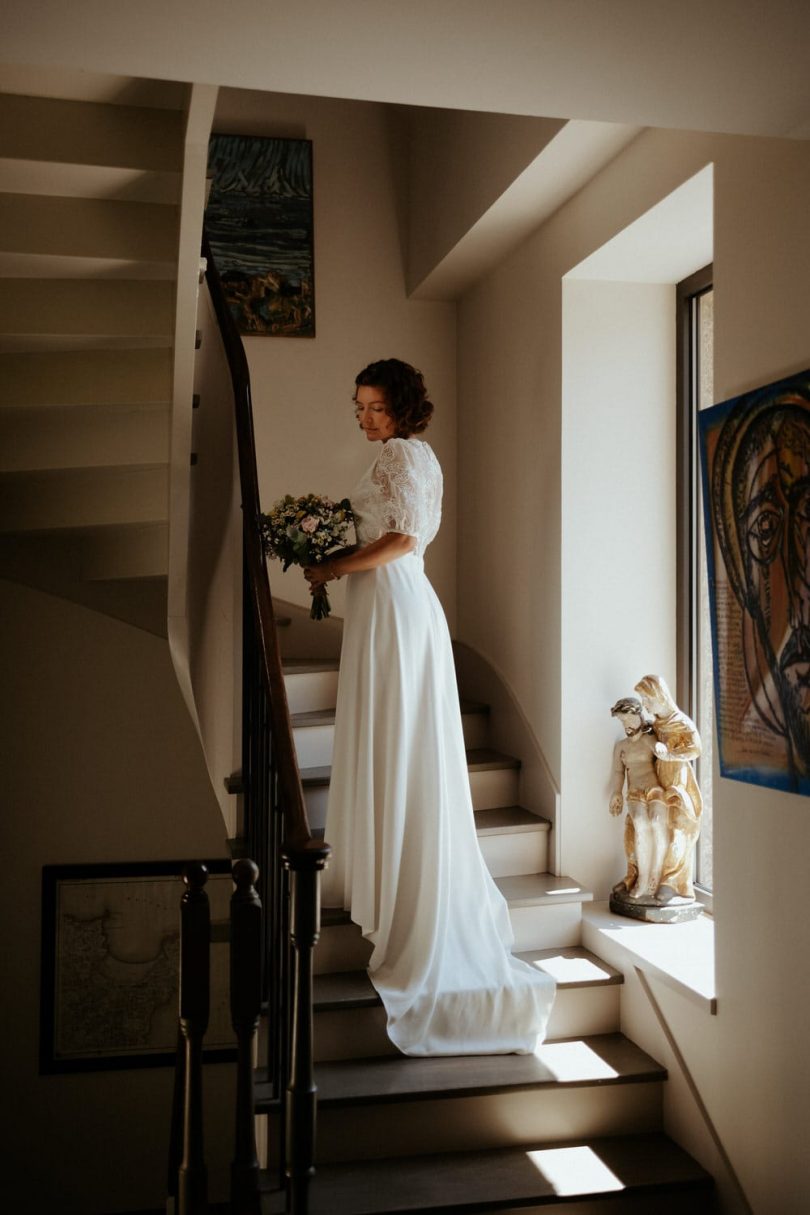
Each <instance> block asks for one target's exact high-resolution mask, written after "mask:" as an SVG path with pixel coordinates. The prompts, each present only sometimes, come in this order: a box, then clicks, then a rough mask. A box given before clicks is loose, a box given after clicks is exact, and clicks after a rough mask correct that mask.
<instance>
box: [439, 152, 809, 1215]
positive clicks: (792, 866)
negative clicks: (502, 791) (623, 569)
mask: <svg viewBox="0 0 810 1215" xmlns="http://www.w3.org/2000/svg"><path fill="white" fill-rule="evenodd" d="M709 163H714V166H715V168H714V198H715V260H714V265H715V316H716V331H715V395H716V397H717V399H723V398H725V397H728V396H731V395H733V394H735V393H739V392H741V391H744V390H745V389H747V388H750V387H752V386H754V385H756V384H759V383H767V382H768V381H770V380H772V379H776V378H777V377H779V376H784V375H787V374H788V373H790V372H792V371H797V370H799V369H801V368H802V367H805V366H807V361H808V347H807V319H806V318H807V315H808V308H809V307H810V278H808V275H807V273H806V271H807V268H808V267H809V266H810V225H808V223H807V213H806V199H807V197H808V194H810V152H809V151H808V147H807V145H806V144H798V143H789V142H781V141H767V140H757V139H731V138H730V139H725V138H721V137H716V138H715V137H709V136H700V135H692V134H689V133H664V132H655V131H650V132H647V133H645V134H644V135H642V136H641V137H640V138H639V139H638V140H636V142H635V143H634V144H632V145H631V146H630V147H629V148H628V149H627V150H626V151H625V152H624V153H622V154H621V155H620V156H619V157H618V158H617V159H616V160H615V161H614V162H613V163H612V164H611V165H609V166H608V167H607V168H606V169H605V170H604V171H603V172H602V173H601V174H600V175H599V176H598V177H597V178H596V179H594V181H593V182H592V183H591V184H590V185H589V186H587V187H585V189H583V190H582V191H580V193H579V194H578V195H577V196H575V197H574V198H573V199H572V200H571V201H570V202H569V203H568V204H567V205H566V206H565V207H563V208H562V209H561V210H560V211H559V212H558V213H557V214H556V215H555V216H554V217H553V218H552V219H551V220H550V221H549V222H548V223H547V224H545V225H544V226H543V227H542V228H541V229H540V230H539V231H538V232H537V233H536V234H535V236H533V237H532V238H531V239H530V240H529V241H527V242H526V243H525V245H524V246H523V247H522V248H521V249H519V250H518V251H517V252H516V253H515V254H514V255H513V256H512V257H511V258H510V259H509V260H508V261H507V262H505V263H504V264H503V265H502V266H500V267H499V269H498V270H497V271H496V272H495V273H493V274H492V275H490V276H488V277H487V278H486V279H485V280H484V281H482V282H481V283H479V284H478V286H477V287H476V288H475V290H473V291H471V292H470V293H469V294H468V295H467V296H466V297H465V298H464V300H463V301H462V303H461V307H460V315H459V402H460V406H459V454H460V477H459V501H460V502H461V503H463V504H464V510H463V512H461V515H460V519H461V526H460V532H459V576H460V586H462V587H463V588H464V594H463V596H461V597H460V601H459V628H458V634H459V637H460V639H461V640H462V641H465V642H467V643H468V644H470V645H473V646H474V647H476V648H478V649H479V650H481V651H482V652H483V653H484V654H485V655H486V656H487V657H488V658H490V660H491V661H493V662H494V663H495V665H496V666H497V667H499V668H500V669H501V670H502V671H503V672H504V673H505V675H506V677H507V679H508V680H509V682H510V684H511V685H512V687H513V689H514V690H515V691H516V694H517V696H518V699H519V701H520V703H521V704H522V705H523V706H524V708H525V710H526V713H527V716H528V718H529V720H530V722H531V724H532V725H533V727H534V728H535V730H536V732H537V735H538V737H539V739H540V741H541V743H542V746H543V749H544V750H545V753H546V755H547V757H548V759H549V762H550V764H551V767H552V769H553V770H554V771H555V773H556V774H558V775H559V777H560V779H561V793H562V800H563V805H564V806H565V803H566V784H568V785H569V786H570V780H569V777H568V775H567V774H568V773H569V772H570V769H568V768H567V767H566V765H565V763H564V755H565V753H566V747H567V745H568V740H570V739H571V738H572V737H575V736H576V733H577V731H578V730H579V728H580V726H581V722H580V720H579V716H578V713H577V693H578V687H577V682H576V680H575V679H574V678H573V677H574V675H576V676H577V678H578V679H579V680H582V679H585V680H587V681H588V687H587V688H586V689H584V695H585V696H586V698H588V699H590V698H592V697H593V695H594V689H596V690H598V694H599V696H600V697H601V698H602V700H603V702H604V708H605V715H604V719H603V721H602V724H601V725H600V726H596V724H595V722H594V727H593V729H592V730H589V731H587V732H586V731H584V730H583V731H582V738H583V746H584V747H585V748H586V750H587V756H588V761H587V770H588V775H587V776H586V777H582V779H581V780H580V782H579V784H578V786H577V796H578V798H579V799H581V803H580V806H579V809H578V811H577V813H578V814H579V816H580V823H579V830H580V832H585V831H588V830H590V827H589V823H593V824H596V823H598V822H600V821H601V819H602V817H603V816H604V815H606V813H607V810H606V799H605V792H606V783H607V774H606V766H607V765H608V763H609V757H610V751H611V747H612V743H613V739H614V737H615V730H614V729H613V726H612V723H611V722H610V719H609V717H608V715H607V709H608V707H609V704H610V703H611V700H612V698H613V697H614V696H616V695H620V694H623V693H624V692H625V691H626V685H627V684H628V683H630V682H634V681H635V680H636V679H637V678H638V677H639V675H640V674H641V672H640V671H637V669H636V665H637V661H638V654H637V652H636V650H635V649H633V650H632V651H631V652H630V653H629V654H628V656H627V657H628V661H627V663H626V669H624V667H623V665H622V654H623V651H622V649H621V646H620V645H616V646H611V645H610V644H609V639H608V638H603V636H602V634H601V631H598V632H597V636H599V637H600V638H601V639H602V642H603V643H602V645H601V646H590V642H589V635H588V633H587V631H586V629H585V621H584V620H583V619H582V616H580V617H579V620H580V625H581V627H580V629H579V631H577V630H574V635H573V636H569V633H568V631H567V628H568V626H567V625H564V624H563V612H564V611H565V610H566V606H567V605H566V604H565V602H564V600H563V598H562V594H563V589H562V588H564V587H565V585H566V582H565V570H566V563H567V562H568V561H569V558H573V559H574V560H576V559H578V554H579V553H581V550H582V537H581V535H580V536H579V537H578V538H577V537H576V536H575V537H574V540H573V545H574V547H573V548H572V547H571V542H570V541H569V539H568V538H567V533H566V523H567V520H566V518H565V517H564V516H563V509H564V504H565V496H564V493H563V482H562V478H561V471H560V470H561V460H563V459H564V460H565V468H566V476H568V471H569V460H570V459H571V458H574V453H570V454H569V451H568V448H567V446H564V423H563V417H562V404H561V403H562V401H563V385H562V355H561V349H562V295H563V292H562V283H561V280H562V277H563V276H564V275H565V274H566V273H567V272H568V271H569V270H571V269H572V268H573V267H574V266H576V265H577V264H578V263H579V262H580V261H582V260H583V258H585V257H587V256H588V255H589V254H590V253H592V252H593V251H594V250H596V249H598V248H599V247H600V246H601V245H602V244H604V243H605V242H606V241H607V240H608V239H610V238H611V237H612V236H613V235H614V234H615V233H617V232H618V231H620V230H621V229H623V228H625V227H626V226H627V225H628V224H630V223H632V222H633V221H634V220H635V219H636V218H637V217H638V216H639V215H640V214H642V213H643V212H645V211H646V210H648V209H649V208H650V207H651V206H653V205H654V204H655V203H657V202H658V201H659V200H660V199H662V198H664V197H665V196H666V195H668V194H669V193H670V192H671V191H672V190H674V189H675V188H676V187H677V186H679V185H680V184H681V183H682V182H684V181H686V180H687V179H688V178H690V177H691V176H692V175H693V174H695V173H696V172H698V171H699V170H700V169H701V168H703V167H704V166H705V165H706V164H709ZM596 353H597V351H593V352H592V357H593V356H594V355H596ZM585 357H587V352H586V355H585ZM673 375H674V367H673ZM608 437H610V436H608ZM657 520H658V514H657V512H656V511H655V509H653V511H652V513H650V514H646V513H645V514H642V517H641V519H640V522H639V528H640V537H641V541H642V544H643V546H644V547H645V551H646V550H648V549H649V547H650V545H651V543H652V536H651V535H650V534H649V532H648V531H645V528H649V527H650V526H653V525H654V524H655V522H656V521H657ZM504 535H508V536H509V538H510V541H509V543H504ZM564 536H565V537H566V542H565V545H563V543H562V542H561V537H564ZM623 552H624V549H623V546H622V543H621V537H620V536H619V535H617V536H616V538H615V547H614V549H613V558H614V560H615V561H616V562H620V561H621V559H622V555H623ZM600 561H601V563H602V567H603V568H604V565H605V563H606V562H608V561H609V554H607V555H606V554H604V553H603V554H602V556H601V557H600ZM662 567H663V569H664V570H665V572H666V577H667V578H669V577H670V576H671V575H670V570H671V566H670V564H669V562H668V561H667V560H666V557H665V555H664V554H662ZM605 591H606V587H605V585H604V582H601V581H600V584H599V585H597V586H596V587H595V588H594V590H593V597H594V599H593V611H594V612H596V613H597V617H596V619H597V620H598V614H599V613H601V612H602V611H603V610H607V611H610V610H611V609H610V608H609V607H605V604H606V598H607V597H606V594H605ZM646 627H647V626H646V625H645V628H646ZM671 627H672V623H671V616H670V615H667V616H666V617H665V618H662V620H661V630H660V635H659V638H658V643H659V644H660V646H661V654H662V655H664V656H665V657H663V658H662V661H664V662H665V661H668V660H669V653H670V647H671ZM645 644H646V645H647V646H648V647H649V646H651V645H654V644H655V638H654V637H651V636H647V639H646V642H645ZM582 646H585V648H586V650H588V652H589V653H590V656H591V662H590V664H589V665H585V666H584V667H583V664H582V661H581V654H580V653H578V649H579V647H582ZM589 647H590V648H589ZM648 652H649V651H648ZM618 683H621V686H620V687H619V686H617V685H618ZM561 709H562V711H561ZM591 759H592V762H591ZM589 816H590V818H589ZM567 821H568V820H567V818H566V817H565V811H564V812H563V830H564V831H565V825H566V823H567ZM598 835H599V832H597V840H598ZM563 844H564V850H563V865H565V863H566V857H565V836H564V839H563ZM808 846H810V817H808V814H807V804H806V802H805V801H803V800H801V799H799V798H796V797H791V796H788V795H784V794H778V793H773V792H770V791H768V790H764V789H757V788H754V787H752V786H746V785H742V784H738V783H734V782H729V781H722V782H720V785H719V789H718V792H717V795H716V800H715V849H714V854H715V882H716V893H717V898H716V916H715V920H716V933H717V947H718V951H717V992H718V1001H719V1010H718V1016H717V1017H716V1018H710V1017H708V1016H707V1015H704V1014H703V1013H702V1012H700V1011H698V1009H697V1008H695V1007H693V1006H692V1005H690V1004H688V1003H685V1004H683V1002H682V1003H681V1004H680V1005H679V1004H677V998H676V997H674V996H673V995H672V994H671V993H669V992H668V991H667V990H665V989H662V991H661V998H662V1003H663V1007H664V1011H665V1014H666V1015H667V1016H669V1017H670V1018H671V1023H672V1024H673V1026H674V1030H675V1033H676V1036H677V1040H678V1042H679V1045H680V1048H681V1050H682V1051H683V1053H684V1055H685V1057H686V1059H687V1062H688V1064H689V1065H690V1066H692V1067H693V1069H694V1074H695V1078H696V1080H697V1083H698V1087H699V1089H700V1091H701V1093H702V1095H703V1097H704V1099H705V1101H706V1104H707V1107H708V1110H709V1113H710V1115H711V1117H712V1118H713V1119H714V1121H715V1124H716V1126H717V1128H718V1131H719V1133H720V1135H721V1138H722V1140H723V1142H724V1144H725V1147H726V1149H727V1151H728V1152H729V1155H730V1157H731V1159H732V1162H733V1164H734V1166H735V1168H736V1169H737V1171H738V1173H739V1175H740V1178H741V1180H742V1182H743V1185H744V1186H745V1188H746V1190H747V1192H748V1196H749V1199H750V1201H751V1204H752V1206H753V1209H754V1210H755V1211H756V1212H758V1213H759V1212H762V1213H763V1215H764V1213H765V1212H770V1211H775V1210H779V1211H780V1212H786V1213H787V1212H796V1213H797V1215H798V1212H799V1211H800V1209H802V1207H801V1204H802V1202H803V1201H806V1196H807V1193H808V1188H810V1171H809V1166H808V1162H807V1159H806V1153H803V1151H802V1148H801V1135H800V1134H799V1133H798V1130H797V1128H798V1127H800V1126H802V1125H803V1124H804V1120H805V1115H806V1093H807V1091H808V1085H809V1084H810V1076H809V1075H808V1062H807V1060H808V1053H807V1050H806V1047H805V1045H804V1044H803V1041H802V1032H803V1031H802V1030H801V1029H800V1020H801V1018H800V1017H799V1016H798V1011H799V1010H800V1009H802V1008H803V1007H804V1006H805V1005H806V1004H807V1001H808V998H809V997H810V981H808V977H807V970H806V967H805V966H804V965H803V963H802V962H801V961H800V959H802V958H804V957H806V955H807V952H808V949H809V948H810V930H808V927H807V920H806V917H804V916H803V912H802V904H801V901H800V899H799V898H798V897H797V896H798V892H800V891H801V890H802V889H803V883H802V877H803V874H804V869H805V867H806V866H805V859H804V858H805V854H806V852H807V850H808ZM578 847H579V846H578V845H577V846H575V847H574V849H573V852H572V855H574V856H575V857H576V855H577V852H578ZM573 876H575V877H578V876H580V875H579V874H578V873H576V872H575V873H574V875H573ZM599 893H602V892H601V891H600V892H599ZM652 1025H653V1021H652V1019H651V1017H650V1015H649V1012H648V1013H647V1014H645V1017H642V1018H639V1019H638V1020H636V1021H634V1023H633V1025H632V1028H633V1030H634V1032H635V1035H636V1036H637V1037H638V1038H639V1039H640V1040H641V1041H642V1042H643V1041H644V1037H645V1034H646V1035H649V1034H650V1033H651V1026H652ZM679 1118H680V1119H681V1121H682V1122H683V1120H684V1119H688V1121H689V1125H690V1126H691V1127H693V1128H694V1126H695V1123H696V1120H697V1121H698V1122H699V1119H698V1116H697V1114H696V1112H695V1110H694V1108H693V1107H691V1106H684V1105H682V1106H680V1107H679V1108H678V1109H673V1108H672V1107H670V1108H669V1109H668V1119H669V1122H670V1125H672V1126H674V1127H676V1128H677V1126H678V1120H679ZM704 1141H705V1137H704ZM705 1142H707V1141H705ZM710 1154H711V1153H709V1152H708V1151H707V1156H709V1155H710Z"/></svg>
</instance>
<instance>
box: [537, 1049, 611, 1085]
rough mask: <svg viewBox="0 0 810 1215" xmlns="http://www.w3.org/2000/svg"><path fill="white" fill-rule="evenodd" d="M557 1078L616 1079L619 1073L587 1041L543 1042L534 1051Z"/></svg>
mask: <svg viewBox="0 0 810 1215" xmlns="http://www.w3.org/2000/svg"><path fill="white" fill-rule="evenodd" d="M534 1053H535V1055H536V1057H537V1058H538V1059H539V1060H540V1062H541V1063H544V1064H545V1065H546V1067H547V1068H548V1069H549V1071H550V1072H551V1073H552V1075H553V1076H554V1078H555V1079H556V1080H560V1081H563V1082H565V1081H567V1082H568V1083H574V1082H575V1081H578V1080H579V1081H589V1080H615V1079H616V1078H617V1076H618V1075H619V1073H618V1072H617V1071H616V1069H615V1068H613V1067H611V1066H610V1064H609V1063H607V1062H606V1061H605V1060H604V1059H603V1058H602V1056H601V1055H598V1054H597V1053H596V1051H595V1050H593V1048H592V1047H590V1046H588V1044H587V1043H586V1042H543V1043H541V1044H540V1046H537V1047H536V1048H535V1051H534Z"/></svg>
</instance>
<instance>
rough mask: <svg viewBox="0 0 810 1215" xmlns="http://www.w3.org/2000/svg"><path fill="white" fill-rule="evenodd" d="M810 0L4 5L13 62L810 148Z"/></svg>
mask: <svg viewBox="0 0 810 1215" xmlns="http://www.w3.org/2000/svg"><path fill="white" fill-rule="evenodd" d="M809 41H810V4H808V3H806V0H768V3H765V2H764V0H678V2H677V3H673V2H671V0H498V3H497V4H495V3H493V0H296V3H295V4H290V3H289V0H283V2H279V0H228V2H227V3H223V0H138V3H128V4H124V3H112V2H111V0H71V2H70V4H65V3H64V0H4V3H3V6H2V16H0V47H1V48H2V49H1V50H0V56H1V57H2V60H3V61H4V62H6V63H9V64H27V65H31V66H32V67H35V68H37V69H42V70H44V71H45V73H46V74H47V70H48V69H53V68H58V67H60V66H69V67H72V68H80V69H83V70H86V71H90V72H107V73H116V74H120V75H124V76H135V77H138V76H146V77H153V78H157V79H160V80H185V81H194V82H199V83H208V84H220V85H222V84H226V85H231V86H234V87H242V88H251V89H261V90H268V91H273V92H289V93H312V94H315V95H319V96H332V97H344V98H357V99H362V100H369V101H385V102H395V103H400V104H409V105H422V106H440V107H445V108H451V109H468V110H488V111H493V112H496V113H507V114H527V115H535V116H544V117H557V118H568V119H583V120H588V121H601V122H611V123H622V124H630V125H633V126H660V127H674V128H682V129H688V130H704V131H717V132H727V133H736V134H751V135H771V136H791V137H810V72H808V70H807V48H808V42H809Z"/></svg>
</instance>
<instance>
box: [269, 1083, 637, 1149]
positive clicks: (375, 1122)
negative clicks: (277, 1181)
mask: <svg viewBox="0 0 810 1215" xmlns="http://www.w3.org/2000/svg"><path fill="white" fill-rule="evenodd" d="M660 1123H661V1083H660V1081H655V1080H653V1081H644V1082H635V1083H627V1084H595V1085H582V1086H570V1087H569V1086H565V1087H560V1086H557V1085H552V1086H551V1087H549V1088H546V1089H530V1090H525V1091H518V1092H515V1091H510V1092H503V1093H493V1094H486V1095H482V1096H477V1097H448V1098H444V1099H441V1100H435V1099H426V1100H413V1101H395V1102H386V1103H380V1104H371V1105H360V1106H342V1107H339V1108H331V1107H329V1106H325V1105H321V1106H320V1108H319V1110H318V1146H317V1153H316V1155H317V1160H318V1161H319V1162H320V1163H324V1164H325V1163H327V1162H335V1161H341V1160H356V1159H357V1158H358V1156H359V1155H360V1154H362V1158H363V1159H371V1158H375V1159H380V1158H384V1157H387V1156H405V1155H417V1154H428V1155H434V1154H436V1153H439V1152H460V1151H484V1150H486V1149H488V1148H499V1147H516V1146H519V1145H521V1144H528V1143H538V1142H544V1143H545V1142H548V1143H559V1142H563V1141H565V1140H567V1139H571V1140H576V1139H579V1138H580V1137H591V1136H596V1135H623V1134H636V1133H641V1132H648V1131H652V1130H655V1129H656V1128H658V1127H659V1126H660ZM268 1129H269V1134H270V1138H269V1142H270V1145H271V1149H272V1148H273V1147H274V1146H275V1144H276V1142H277V1139H278V1134H277V1126H276V1123H275V1116H274V1115H272V1116H271V1125H270V1127H269V1128H268Z"/></svg>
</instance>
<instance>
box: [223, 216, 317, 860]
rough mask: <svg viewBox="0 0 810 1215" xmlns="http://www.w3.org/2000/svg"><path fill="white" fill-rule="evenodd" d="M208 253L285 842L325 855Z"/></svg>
mask: <svg viewBox="0 0 810 1215" xmlns="http://www.w3.org/2000/svg"><path fill="white" fill-rule="evenodd" d="M203 256H204V257H205V259H206V261H207V270H206V278H207V280H208V285H209V290H210V292H211V300H212V303H213V305H214V311H215V313H216V316H217V321H218V323H219V330H220V334H221V336H222V342H223V346H224V348H225V357H226V359H227V361H228V368H229V370H230V375H231V383H232V385H233V394H234V408H235V415H236V439H237V447H238V453H239V481H240V488H241V494H242V514H243V527H244V539H245V559H246V563H247V582H248V586H249V587H250V591H251V595H252V598H253V608H254V612H255V616H256V620H257V623H258V626H259V627H258V630H257V632H258V640H259V646H260V650H261V656H262V668H263V670H262V673H263V676H264V679H265V681H266V685H267V691H268V695H269V697H270V714H271V721H272V727H273V735H274V737H275V748H276V755H277V757H278V775H279V781H280V784H281V793H282V795H283V798H284V807H285V808H284V823H285V828H286V830H285V845H286V849H287V851H288V852H289V853H290V855H297V854H298V853H304V854H311V853H312V852H319V853H320V854H321V855H322V856H323V858H324V859H326V857H327V856H328V855H329V848H328V846H327V845H325V844H323V843H322V842H320V841H315V840H314V839H313V836H312V832H311V831H310V828H309V821H308V819H307V811H306V804H305V802H304V791H303V788H302V786H301V777H300V774H299V771H298V764H297V761H296V758H295V747H294V744H293V736H292V726H291V723H290V712H289V708H288V705H287V693H286V689H285V686H284V674H283V671H282V666H281V656H280V652H279V645H278V633H277V630H276V623H275V617H274V615H273V598H272V595H271V593H270V580H269V578H268V576H267V565H266V563H265V558H264V551H263V549H262V540H261V533H260V530H259V516H260V515H261V499H260V495H259V474H258V467H257V464H256V440H255V436H254V429H253V402H252V395H251V389H250V371H249V370H248V363H247V356H246V355H245V348H244V346H243V344H242V339H241V337H240V336H239V331H238V330H237V328H236V323H235V321H234V319H233V317H232V315H231V311H230V309H229V307H228V304H227V301H226V299H225V293H224V291H223V288H222V283H221V282H220V278H219V274H218V272H217V268H216V265H215V263H214V260H213V258H212V256H211V248H210V245H209V242H208V238H207V236H204V237H203Z"/></svg>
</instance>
